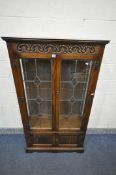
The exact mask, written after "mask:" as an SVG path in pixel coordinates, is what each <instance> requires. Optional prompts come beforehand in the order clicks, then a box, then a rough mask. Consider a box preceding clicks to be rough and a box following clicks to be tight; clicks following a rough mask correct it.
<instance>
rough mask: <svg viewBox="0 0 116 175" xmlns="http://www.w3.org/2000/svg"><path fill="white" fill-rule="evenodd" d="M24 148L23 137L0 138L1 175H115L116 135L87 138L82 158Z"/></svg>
mask: <svg viewBox="0 0 116 175" xmlns="http://www.w3.org/2000/svg"><path fill="white" fill-rule="evenodd" d="M24 147H25V142H24V138H23V135H0V175H116V135H111V134H109V135H87V137H86V141H85V152H84V153H83V154H79V153H30V154H29V153H28V154H27V153H25V151H24Z"/></svg>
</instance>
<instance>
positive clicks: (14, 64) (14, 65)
mask: <svg viewBox="0 0 116 175" xmlns="http://www.w3.org/2000/svg"><path fill="white" fill-rule="evenodd" d="M11 66H12V68H19V66H20V60H19V58H14V59H13V60H12V63H11Z"/></svg>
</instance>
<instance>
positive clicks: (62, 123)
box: [29, 115, 81, 129]
mask: <svg viewBox="0 0 116 175" xmlns="http://www.w3.org/2000/svg"><path fill="white" fill-rule="evenodd" d="M29 121H30V128H31V129H44V128H46V129H50V128H52V121H51V118H50V117H48V116H40V117H39V116H31V117H30V120H29ZM80 124H81V118H80V117H77V116H70V117H67V116H63V115H61V116H60V117H59V128H64V129H65V128H80Z"/></svg>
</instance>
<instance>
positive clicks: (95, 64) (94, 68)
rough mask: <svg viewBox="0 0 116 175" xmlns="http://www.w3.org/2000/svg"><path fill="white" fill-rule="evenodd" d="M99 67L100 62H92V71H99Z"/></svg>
mask: <svg viewBox="0 0 116 175" xmlns="http://www.w3.org/2000/svg"><path fill="white" fill-rule="evenodd" d="M100 65H101V63H100V61H98V60H95V61H93V64H92V70H99V68H100Z"/></svg>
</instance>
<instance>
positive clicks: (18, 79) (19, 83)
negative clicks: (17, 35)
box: [7, 43, 32, 146]
mask: <svg viewBox="0 0 116 175" xmlns="http://www.w3.org/2000/svg"><path fill="white" fill-rule="evenodd" d="M7 47H8V52H9V57H10V63H11V68H12V74H13V78H14V83H15V88H16V93H17V98H18V103H19V107H20V113H21V118H22V123H23V128H24V134H25V139H26V143H27V146H30V145H31V144H32V143H31V136H30V134H29V120H28V112H27V106H26V99H25V93H24V86H23V80H22V75H21V67H20V58H17V57H16V56H15V54H14V52H13V50H14V48H13V45H12V43H7Z"/></svg>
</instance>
